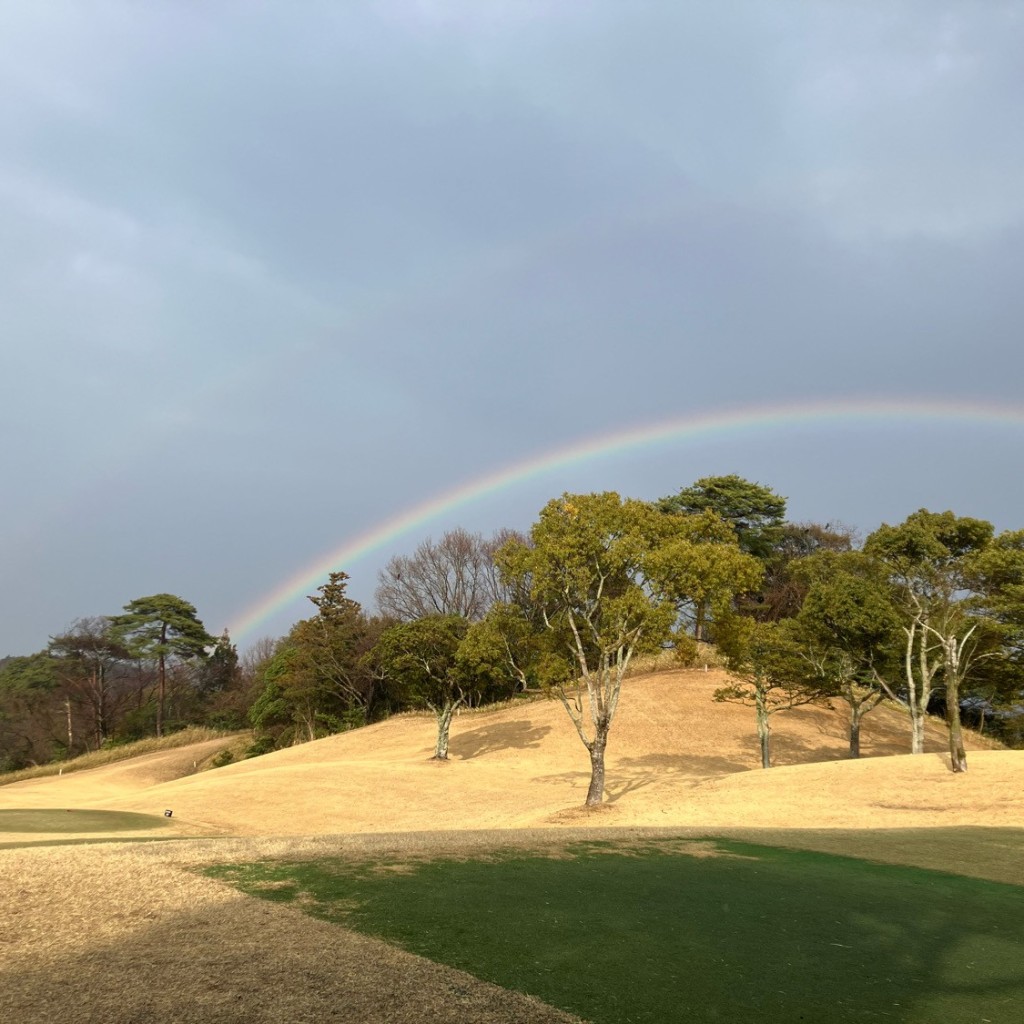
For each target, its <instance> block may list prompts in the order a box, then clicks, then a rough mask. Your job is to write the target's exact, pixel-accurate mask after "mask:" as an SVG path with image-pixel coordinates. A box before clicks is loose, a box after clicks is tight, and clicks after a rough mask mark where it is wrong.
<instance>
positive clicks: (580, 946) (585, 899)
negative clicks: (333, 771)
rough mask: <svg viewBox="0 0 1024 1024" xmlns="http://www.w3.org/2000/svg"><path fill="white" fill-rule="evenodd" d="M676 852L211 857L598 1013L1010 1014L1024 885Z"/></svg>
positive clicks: (851, 863)
mask: <svg viewBox="0 0 1024 1024" xmlns="http://www.w3.org/2000/svg"><path fill="white" fill-rule="evenodd" d="M685 849H686V844H685V843H680V842H679V841H678V840H676V841H674V842H673V841H651V842H649V843H647V844H645V846H644V847H642V848H631V849H621V848H619V847H617V846H616V845H610V844H605V845H603V846H596V845H594V844H578V845H577V846H575V847H574V848H571V849H570V850H568V851H566V855H565V856H562V857H553V856H542V855H523V854H522V853H515V854H509V855H503V856H497V857H489V858H486V859H473V860H465V861H457V860H434V861H426V862H415V861H411V862H400V861H395V862H392V863H385V864H382V863H380V862H377V863H375V864H353V863H350V862H345V861H340V860H332V861H320V862H314V863H301V864H296V863H292V864H281V863H263V864H256V865H247V866H241V867H238V866H236V867H228V868H220V869H215V871H214V873H215V874H218V875H220V877H224V878H228V879H230V880H232V881H233V882H234V883H235V884H236V885H238V886H239V887H241V888H242V889H244V890H245V891H247V892H250V893H253V894H256V895H259V896H262V897H263V898H266V899H275V900H285V901H289V902H295V903H297V904H298V905H299V906H301V907H302V908H303V909H304V910H306V911H308V912H310V913H313V914H315V915H317V916H320V917H324V918H327V919H330V920H333V921H337V922H340V923H343V924H345V925H347V926H349V927H352V928H355V929H357V930H360V931H364V932H367V933H369V934H372V935H376V936H379V937H381V938H384V939H385V940H387V941H390V942H393V943H396V944H397V945H400V946H402V947H403V948H405V949H408V950H411V951H413V952H415V953H419V954H421V955H423V956H426V957H429V958H430V959H433V960H436V961H439V962H442V963H446V964H450V965H452V966H454V967H458V968H461V969H463V970H466V971H468V972H469V973H471V974H474V975H476V976H478V977H481V978H484V979H486V980H488V981H492V982H495V983H497V984H499V985H502V986H505V987H507V988H512V989H517V990H519V991H523V992H529V993H531V994H533V995H535V996H538V997H539V998H541V999H544V1000H545V1001H546V1002H548V1003H551V1004H553V1005H555V1006H559V1007H562V1008H564V1009H567V1010H569V1011H571V1012H574V1013H577V1014H579V1015H581V1016H583V1017H585V1018H587V1019H588V1020H591V1021H594V1022H596V1024H624V1022H631V1024H632V1022H649V1024H655V1022H659V1024H666V1022H672V1021H715V1022H725V1021H729V1022H732V1024H744V1022H751V1024H753V1022H757V1024H774V1022H778V1024H783V1022H785V1024H791V1022H795V1021H801V1020H802V1021H808V1022H823V1021H836V1022H854V1021H857V1022H863V1021H900V1022H903V1024H932V1022H934V1021H938V1020H941V1021H943V1024H960V1022H963V1024H967V1022H971V1024H978V1022H981V1021H984V1020H988V1021H991V1022H1010V1021H1015V1020H1017V1019H1019V1010H1020V1006H1021V1005H1024V889H1022V888H1020V887H1016V886H1010V885H1002V884H998V883H993V882H986V881H981V880H977V879H972V878H966V877H962V876H956V875H948V874H941V873H938V872H933V871H927V870H920V869H915V868H906V867H896V866H891V865H885V864H877V863H869V862H865V861H860V860H854V859H851V858H846V857H838V856H832V855H827V854H821V853H814V852H808V851H796V850H790V849H780V848H774V847H766V846H756V845H751V844H746V843H741V842H736V841H717V842H716V843H715V844H714V848H713V849H711V850H709V849H708V844H707V843H706V842H705V843H703V844H702V843H700V842H695V843H694V845H693V846H692V852H693V853H699V854H700V856H693V855H687V854H686V853H681V852H679V851H680V850H685ZM716 852H717V854H718V855H711V856H709V855H708V854H709V853H716Z"/></svg>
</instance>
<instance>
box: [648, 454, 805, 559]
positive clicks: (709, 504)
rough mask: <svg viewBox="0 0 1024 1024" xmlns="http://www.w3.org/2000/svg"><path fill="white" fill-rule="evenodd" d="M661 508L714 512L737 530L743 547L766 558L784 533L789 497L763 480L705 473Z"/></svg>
mask: <svg viewBox="0 0 1024 1024" xmlns="http://www.w3.org/2000/svg"><path fill="white" fill-rule="evenodd" d="M658 507H659V508H660V509H661V511H662V512H669V513H676V514H678V513H683V514H686V515H694V514H699V513H701V512H708V511H711V512H714V513H716V514H717V515H718V516H719V518H720V519H722V520H724V521H725V522H727V523H728V524H729V525H730V526H731V527H732V528H733V529H734V530H735V532H736V539H737V541H738V542H739V546H740V549H741V550H742V551H745V552H746V553H747V554H750V555H754V556H755V557H756V558H760V559H762V560H766V559H768V558H769V557H770V555H771V553H772V551H773V549H774V548H775V546H776V545H777V544H778V542H779V541H780V539H781V538H782V536H783V529H782V524H783V522H784V520H785V518H786V499H785V498H783V497H781V496H780V495H778V494H776V493H775V492H774V491H773V490H771V489H770V488H768V487H765V486H764V485H763V484H758V483H751V481H749V480H744V479H743V477H741V476H737V475H736V474H735V473H731V474H729V475H728V476H706V477H702V478H701V479H700V480H698V481H697V482H696V483H695V484H692V485H691V486H690V487H684V488H683V489H682V490H681V491H680V492H679V493H678V494H673V495H669V496H668V497H665V498H662V499H661V500H660V501H659V502H658Z"/></svg>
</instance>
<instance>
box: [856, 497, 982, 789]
mask: <svg viewBox="0 0 1024 1024" xmlns="http://www.w3.org/2000/svg"><path fill="white" fill-rule="evenodd" d="M992 535H993V529H992V524H991V523H988V522H986V521H985V520H983V519H972V518H970V517H969V516H956V515H954V514H953V513H952V512H930V511H928V510H927V509H920V510H918V511H917V512H914V513H913V514H912V515H910V516H908V517H907V518H906V520H904V522H902V523H900V524H899V525H898V526H889V525H888V524H883V525H882V526H880V527H879V528H878V529H877V530H875V532H874V533H872V534H871V536H869V537H868V539H867V542H866V543H865V545H864V550H865V552H866V553H867V554H868V555H870V556H872V557H874V558H876V559H878V561H879V562H880V563H881V564H882V565H883V566H884V567H885V570H886V572H887V574H888V577H889V579H890V582H891V584H892V586H893V588H894V591H895V594H896V596H897V600H898V603H899V606H900V609H901V613H902V628H903V632H904V636H905V645H904V663H905V677H906V685H907V690H908V693H909V704H910V712H911V720H912V740H911V751H912V752H913V753H915V754H917V753H922V752H923V751H924V718H925V715H926V713H927V709H928V700H929V697H930V695H931V692H932V687H933V685H934V684H935V682H936V680H937V679H938V678H940V676H939V673H940V672H941V681H942V683H943V684H944V686H945V691H946V693H945V699H946V718H947V723H948V725H949V750H950V763H951V766H952V768H953V771H954V772H962V771H966V770H967V754H966V752H965V750H964V745H963V736H962V734H961V726H960V691H961V686H962V685H963V683H964V680H965V679H966V678H967V676H968V675H969V673H970V672H971V671H972V670H973V669H974V668H975V667H976V666H977V664H978V662H979V661H980V660H981V659H983V658H986V657H988V656H990V655H991V654H992V653H993V652H992V634H991V631H990V630H989V629H988V628H987V623H986V622H985V621H984V620H983V618H981V617H979V616H978V615H977V614H975V613H974V607H973V605H974V601H973V595H972V583H973V579H972V568H973V565H974V564H975V560H976V559H977V558H978V557H980V556H981V554H982V553H983V552H984V551H985V550H986V549H987V548H988V546H989V545H990V543H991V541H992Z"/></svg>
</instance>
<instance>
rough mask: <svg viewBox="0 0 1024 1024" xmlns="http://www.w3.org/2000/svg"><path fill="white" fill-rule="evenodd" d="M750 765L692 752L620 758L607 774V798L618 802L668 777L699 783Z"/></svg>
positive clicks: (679, 782)
mask: <svg viewBox="0 0 1024 1024" xmlns="http://www.w3.org/2000/svg"><path fill="white" fill-rule="evenodd" d="M749 768H750V765H747V764H741V763H740V762H738V761H732V760H730V759H729V758H727V757H704V756H689V755H686V754H645V755H644V756H642V757H623V758H619V759H618V760H617V761H616V762H615V765H614V767H613V768H611V769H609V771H608V772H607V774H606V776H605V787H604V788H605V799H606V801H607V802H608V803H610V804H614V803H616V802H617V801H619V800H621V799H622V798H623V797H624V796H627V795H628V794H629V793H635V792H636V791H637V790H639V789H644V788H645V787H647V786H650V785H653V784H654V783H656V782H660V781H662V780H664V779H666V778H668V779H672V781H673V783H674V784H675V785H677V786H679V785H683V786H689V787H691V788H692V787H696V786H699V785H700V784H701V783H703V782H704V781H706V780H707V779H709V778H717V777H719V776H722V775H734V774H736V773H737V772H742V771H747V770H749Z"/></svg>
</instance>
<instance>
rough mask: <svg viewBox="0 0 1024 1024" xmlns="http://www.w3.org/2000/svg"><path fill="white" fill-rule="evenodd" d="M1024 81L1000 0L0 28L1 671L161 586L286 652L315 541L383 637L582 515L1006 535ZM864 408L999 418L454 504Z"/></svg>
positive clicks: (446, 10) (801, 426) (379, 13)
mask: <svg viewBox="0 0 1024 1024" xmlns="http://www.w3.org/2000/svg"><path fill="white" fill-rule="evenodd" d="M1022 52H1024V6H1022V5H1021V4H1020V3H1001V2H999V0H987V2H986V3H984V4H979V3H976V2H962V3H949V2H941V0H919V2H911V0H905V2H900V0H890V2H887V3H884V4H883V3H877V4H875V3H867V4H862V3H853V2H849V0H847V2H842V3H839V2H829V0H821V2H816V3H813V4H812V3H806V2H804V0H798V2H786V0H771V2H753V0H749V2H743V0H737V2H736V3H730V4H722V3H720V2H719V0H710V2H690V3H687V4H679V3H676V2H674V0H664V2H661V3H658V2H642V0H640V2H637V0H631V2H629V3H626V2H624V0H587V2H583V0H557V2H555V0H548V2H546V3H539V2H531V0H507V2H505V0H494V2H489V0H374V2H358V0H351V2H346V3H344V4H339V3H336V2H328V0H324V2H316V0H295V2H287V3H286V2H284V0H279V2H242V0H234V2H229V0H211V2H208V3H207V2H204V3H199V2H188V0H186V2H182V0H166V2H162V0H150V2H147V3H139V2H137V0H123V2H115V0H89V2H87V3H82V2H81V0H67V2H61V0H42V2H40V0H7V2H5V3H4V4H3V5H2V6H0V140H2V141H0V267H2V273H0V325H2V333H0V481H2V487H3V492H2V493H3V503H2V509H3V513H2V520H0V587H2V591H0V594H2V604H3V607H2V608H0V612H2V614H0V656H2V655H4V654H26V653H29V652H32V651H35V650H39V649H41V648H42V647H44V646H45V645H46V643H47V639H48V637H49V636H50V635H52V634H55V633H59V632H61V631H62V630H64V629H65V628H67V627H68V626H69V625H70V624H71V623H72V622H73V621H74V620H75V619H76V618H79V617H84V616H93V615H103V614H116V613H118V612H119V611H120V610H121V609H122V607H123V605H124V604H126V603H127V602H128V601H130V600H132V599H133V598H136V597H140V596H143V595H147V594H153V593H161V592H169V593H174V594H177V595H179V596H181V597H183V598H185V599H186V600H188V601H191V602H192V603H193V604H194V605H195V606H196V607H197V609H198V612H199V615H200V617H201V619H202V620H203V622H204V623H205V624H206V626H207V628H208V629H209V630H210V631H211V632H213V633H219V632H220V631H221V630H222V629H223V628H225V627H236V626H238V625H239V624H242V625H244V632H245V635H244V636H242V637H239V639H240V641H241V642H242V643H243V645H244V643H246V642H251V641H252V640H254V639H256V638H257V637H258V636H261V635H270V636H278V635H281V634H283V633H284V632H286V631H287V629H288V627H289V626H290V625H291V624H292V623H293V622H294V621H296V620H297V619H298V618H301V617H303V616H305V615H307V614H309V613H310V612H311V611H312V606H311V605H310V604H309V603H308V602H306V601H305V600H304V599H303V597H302V594H301V593H299V594H298V596H296V597H294V598H292V599H289V600H288V601H278V602H276V603H275V602H274V601H271V600H269V599H268V595H269V596H272V595H274V594H275V593H279V592H281V588H282V586H283V584H284V582H285V581H286V580H289V579H292V580H293V581H294V579H295V574H296V573H300V576H301V573H302V572H303V571H306V575H307V577H308V578H307V579H305V580H303V579H301V578H300V580H299V584H300V586H299V590H301V589H302V587H301V584H302V583H303V582H305V584H306V587H307V589H306V591H305V592H306V593H312V592H313V588H314V587H315V586H316V585H317V582H318V581H317V580H316V579H315V578H313V574H314V570H316V571H319V572H321V573H322V574H323V576H324V577H325V576H326V572H327V571H328V568H329V566H328V564H327V562H328V561H329V559H328V555H329V554H330V553H331V552H341V553H342V555H344V556H346V557H347V558H348V559H349V562H348V564H337V565H334V566H333V567H334V568H337V569H341V570H344V571H346V572H347V573H348V574H349V575H350V577H351V582H350V594H351V596H353V597H355V598H356V599H357V600H359V601H361V602H363V603H364V604H365V605H366V606H367V607H368V608H370V609H372V607H373V592H374V588H375V585H376V576H377V572H378V571H379V569H380V568H381V566H382V565H383V564H384V563H385V562H386V560H387V559H388V558H389V557H391V556H392V555H394V554H401V553H410V552H411V551H412V550H413V549H414V548H415V546H416V545H417V544H418V543H419V542H420V541H422V540H423V539H424V538H425V537H427V536H434V537H438V536H440V534H441V533H443V532H444V531H445V530H447V529H450V528H453V527H455V526H464V527H466V528H468V529H471V530H474V531H481V532H483V533H486V534H489V533H491V532H492V531H493V530H495V529H497V528H499V527H515V528H520V529H525V528H528V526H529V524H530V523H531V522H532V521H533V520H534V519H535V517H536V514H537V512H538V511H539V509H540V508H541V507H542V506H543V504H544V503H545V502H546V501H547V500H548V499H549V498H551V497H553V496H555V495H558V494H560V493H562V492H563V491H573V492H589V491H596V490H617V491H619V492H620V493H622V494H628V495H631V496H635V497H641V498H656V497H659V496H661V495H665V494H669V493H672V492H674V491H676V490H678V489H679V488H681V487H684V486H687V485H689V484H691V483H692V482H694V481H695V480H697V479H698V478H700V477H702V476H707V475H712V474H725V473H739V474H740V475H742V476H745V477H747V478H748V479H751V480H757V481H759V482H761V483H764V484H766V485H768V486H770V487H772V488H773V489H774V490H776V491H777V492H779V493H781V494H783V495H784V496H786V497H787V498H788V500H789V515H790V518H791V519H793V520H796V521H803V520H818V521H836V520H842V521H844V522H846V523H848V524H850V525H852V526H855V527H857V528H859V529H860V530H861V532H862V533H867V532H870V530H872V529H873V528H874V527H876V526H877V525H878V524H879V523H880V522H883V521H886V522H898V521H900V520H902V519H903V518H904V517H905V516H906V515H908V514H909V513H910V512H912V511H914V510H915V509H917V508H920V507H929V508H932V509H935V510H941V509H945V508H952V509H953V510H954V511H956V512H957V513H959V514H964V515H977V516H982V517H984V518H987V519H990V520H992V521H993V522H994V523H995V524H996V526H997V527H998V528H999V529H1010V528H1020V527H1024V474H1022V472H1021V469H1022V466H1021V455H1020V453H1021V451H1022V442H1024V394H1022V384H1021V382H1022V379H1024V345H1022V343H1021V341H1022V339H1021V328H1022V325H1024V288H1022V286H1021V277H1020V274H1021V270H1020V268H1021V267H1022V266H1024V175H1022V174H1021V168H1022V167H1024V117H1022V116H1021V111H1022V109H1024V70H1022V68H1024V65H1022V64H1021V61H1020V54H1021V53H1022ZM843 402H846V403H853V405H857V403H870V402H876V403H877V402H882V403H888V406H887V407H889V408H896V409H898V408H899V407H900V403H903V402H905V403H907V407H908V408H911V407H913V405H914V403H921V404H928V403H931V407H932V408H945V407H949V408H950V409H952V408H953V407H954V406H956V405H957V403H960V404H961V405H962V404H963V403H968V404H970V407H971V408H972V409H974V410H976V411H977V410H981V411H980V412H978V414H977V415H974V416H973V417H968V418H967V419H964V418H963V417H960V418H958V417H956V416H952V415H951V416H950V417H949V418H948V419H944V418H943V417H942V416H941V415H931V416H930V417H927V418H914V417H912V416H908V417H904V418H901V417H900V416H898V415H887V416H885V417H878V416H874V417H872V416H867V415H865V416H862V417H857V416H853V417H850V418H848V419H844V420H828V419H826V418H820V419H815V418H814V417H810V418H804V419H803V420H800V421H798V422H797V421H790V422H788V423H784V422H782V421H781V420H780V419H779V417H778V416H775V417H774V418H773V417H772V416H769V415H766V416H765V417H763V418H762V421H759V422H754V423H752V424H749V425H748V426H746V427H744V428H743V429H740V430H732V431H728V430H722V431H719V432H717V433H716V432H715V431H710V432H706V433H704V434H702V435H701V436H699V437H690V436H685V437H679V438H677V440H676V441H675V442H672V441H668V442H665V441H662V442H660V443H657V444H654V443H652V444H636V445H633V446H632V447H628V448H621V447H620V448H618V449H615V450H610V451H608V452H607V454H606V455H604V456H600V455H598V457H591V458H587V459H579V460H573V459H571V458H570V459H568V460H563V461H562V463H561V464H559V465H556V466H553V467H551V468H549V469H547V470H535V471H529V472H522V473H520V474H519V475H518V476H515V474H512V477H513V478H512V479H510V480H508V481H506V482H505V483H504V484H502V486H500V487H495V488H491V489H490V490H487V489H486V488H483V489H481V488H477V490H476V492H474V490H473V486H472V485H473V482H474V481H481V480H485V479H488V478H490V477H493V476H495V474H498V475H500V474H501V472H502V471H503V469H505V468H507V467H510V466H515V465H526V466H529V465H532V464H535V463H538V462H540V461H541V460H543V458H544V456H545V455H546V454H548V453H551V452H553V451H561V450H570V449H573V446H577V447H585V445H586V443H587V441H588V439H594V438H614V437H615V436H618V435H621V434H622V433H624V432H628V431H631V430H637V429H638V428H641V427H643V426H644V425H650V424H659V423H665V422H670V421H681V420H684V419H686V418H688V417H689V418H700V417H714V416H724V417H725V418H726V419H728V416H729V415H730V414H731V412H734V413H735V414H736V415H737V416H740V415H742V413H743V411H744V410H749V409H752V408H759V409H763V408H771V409H776V410H778V409H785V408H788V407H801V406H806V405H807V404H808V403H817V405H819V406H822V407H827V406H828V405H829V403H837V404H840V403H843ZM986 409H991V410H992V413H991V415H990V416H986V415H985V414H984V411H985V410H986ZM1014 416H1017V419H1014ZM609 447H613V446H609ZM460 489H461V490H460ZM470 492H473V493H472V494H471V493H470ZM478 492H479V493H478ZM453 494H454V495H457V494H470V497H466V498H455V499H452V500H451V501H448V502H447V504H446V503H445V502H444V501H440V502H438V501H436V500H435V499H437V497H438V496H444V495H453ZM431 503H433V504H431ZM428 507H429V508H432V509H434V510H435V511H434V512H431V513H430V514H429V515H428V514H426V513H424V514H416V510H417V509H423V508H428ZM403 516H404V517H405V518H404V520H403V522H405V523H406V526H403V527H402V529H401V530H399V531H398V532H397V534H396V535H394V536H390V537H388V538H387V539H386V541H382V542H379V543H377V544H376V546H374V545H373V544H370V545H364V546H363V547H364V549H365V550H360V551H358V552H356V553H355V554H354V553H353V552H355V550H356V548H358V545H356V544H354V543H349V540H350V539H352V538H359V537H364V536H367V535H370V534H373V532H374V531H375V530H376V531H378V533H379V532H380V524H382V523H388V522H391V521H394V520H396V519H401V518H402V517H403ZM304 567H306V569H305V570H304ZM310 567H312V568H310ZM321 581H322V580H321ZM293 589H294V588H293ZM261 602H262V605H261ZM257 606H265V607H267V608H268V609H269V610H268V611H267V612H266V614H262V617H257V618H258V619H259V620H258V621H253V620H254V615H253V614H252V609H253V608H255V607H257Z"/></svg>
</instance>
